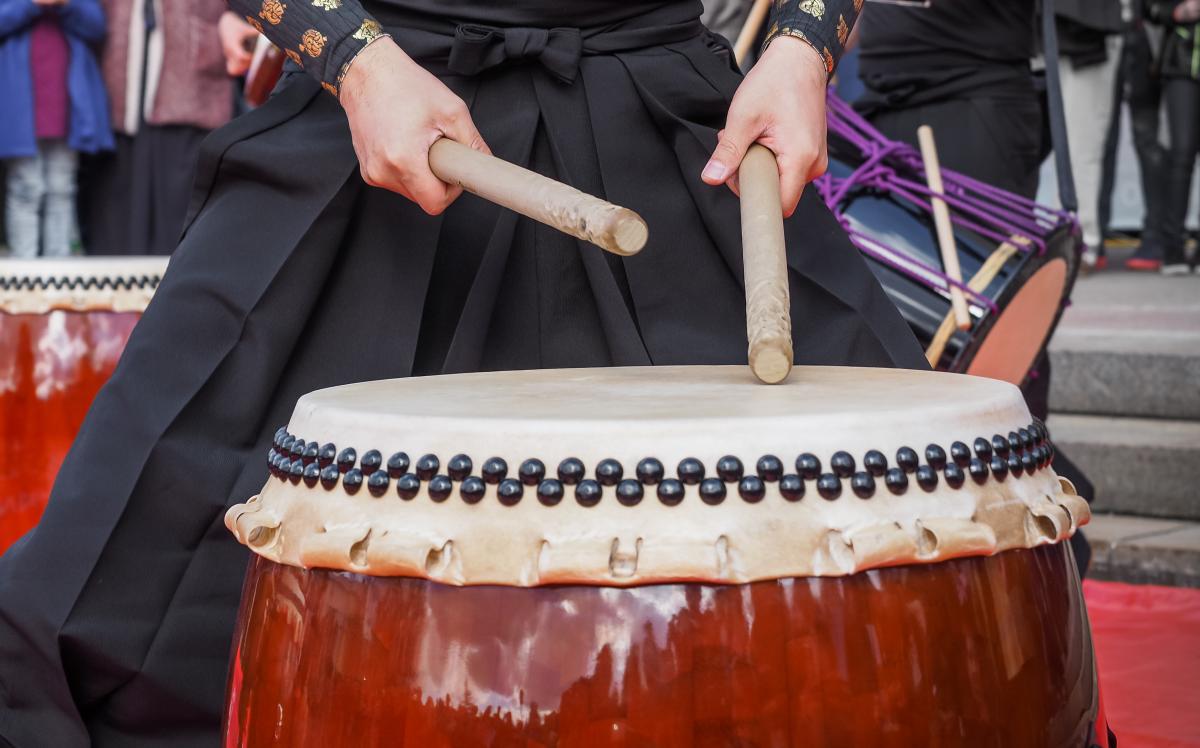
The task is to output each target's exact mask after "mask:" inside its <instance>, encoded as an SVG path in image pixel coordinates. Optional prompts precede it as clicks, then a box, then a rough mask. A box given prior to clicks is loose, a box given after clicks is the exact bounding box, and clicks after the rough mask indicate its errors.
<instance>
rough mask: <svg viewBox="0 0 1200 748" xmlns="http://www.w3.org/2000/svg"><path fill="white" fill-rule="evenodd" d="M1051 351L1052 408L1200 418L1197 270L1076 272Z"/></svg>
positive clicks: (1198, 293)
mask: <svg viewBox="0 0 1200 748" xmlns="http://www.w3.org/2000/svg"><path fill="white" fill-rule="evenodd" d="M1113 259H1114V260H1119V259H1120V258H1119V257H1114V258H1113ZM1050 357H1051V359H1050V360H1051V365H1052V369H1053V375H1052V377H1051V390H1050V403H1051V407H1053V408H1054V409H1055V410H1056V411H1059V412H1064V413H1087V414H1096V415H1119V416H1135V417H1143V418H1145V417H1151V418H1171V419H1176V420H1200V276H1196V275H1192V276H1185V277H1180V278H1174V277H1172V278H1166V277H1163V276H1160V275H1158V274H1149V273H1129V272H1107V273H1099V274H1096V275H1092V276H1089V277H1084V278H1080V279H1079V281H1078V282H1077V283H1076V285H1075V292H1074V294H1073V295H1072V305H1071V306H1070V307H1069V308H1068V309H1067V310H1066V312H1064V314H1063V318H1062V322H1061V323H1060V325H1059V327H1058V330H1057V332H1056V333H1055V335H1054V339H1053V340H1052V341H1051V343H1050Z"/></svg>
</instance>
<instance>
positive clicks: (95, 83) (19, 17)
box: [0, 0, 113, 158]
mask: <svg viewBox="0 0 1200 748" xmlns="http://www.w3.org/2000/svg"><path fill="white" fill-rule="evenodd" d="M42 13H58V14H59V20H60V22H61V23H60V25H61V28H62V30H63V33H64V34H65V35H66V37H67V46H68V47H69V49H70V55H71V59H70V62H69V64H68V67H67V93H68V95H69V97H70V102H71V111H70V114H69V116H68V134H67V143H68V145H70V147H71V148H73V149H75V150H77V151H82V152H84V153H94V152H96V151H101V150H108V149H111V148H112V147H113V134H112V128H111V127H110V126H109V122H108V96H107V95H106V94H105V91H104V80H103V78H101V76H100V68H99V66H98V65H97V64H96V57H95V55H94V54H93V53H92V45H98V44H99V43H100V42H102V41H103V39H104V11H103V10H102V9H101V7H100V4H99V2H98V1H97V0H69V1H68V2H67V4H66V5H56V6H42V5H37V4H36V3H34V2H33V0H0V158H15V157H21V156H33V155H35V154H36V153H37V136H36V134H35V132H34V123H33V80H32V75H31V72H30V65H29V32H30V29H31V28H32V27H33V24H34V23H35V22H36V21H37V19H38V17H39V16H40V15H41V14H42Z"/></svg>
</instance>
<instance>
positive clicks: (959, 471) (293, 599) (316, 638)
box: [224, 367, 1099, 748]
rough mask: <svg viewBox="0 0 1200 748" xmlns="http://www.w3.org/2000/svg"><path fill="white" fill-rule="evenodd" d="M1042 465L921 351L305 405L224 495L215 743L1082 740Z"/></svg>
mask: <svg viewBox="0 0 1200 748" xmlns="http://www.w3.org/2000/svg"><path fill="white" fill-rule="evenodd" d="M1052 455H1053V448H1052V446H1051V445H1050V442H1049V441H1048V438H1047V435H1046V432H1045V429H1044V427H1043V426H1042V425H1041V424H1039V423H1036V422H1032V419H1031V418H1030V417H1029V413H1028V410H1027V409H1026V407H1025V405H1024V401H1023V399H1022V397H1021V395H1020V392H1019V391H1018V390H1017V389H1016V388H1015V387H1013V386H1012V385H1009V384H1007V383H1004V382H998V381H994V380H990V379H981V378H976V377H962V376H953V375H948V374H943V373H937V372H913V371H886V370H873V369H853V368H798V369H796V370H795V371H794V372H793V374H792V377H791V379H790V380H789V381H788V382H787V383H785V384H780V385H776V386H772V387H764V386H762V385H759V384H757V383H756V382H754V380H753V378H752V377H751V376H750V373H749V372H748V371H746V369H745V368H744V367H643V368H633V369H590V370H559V371H533V372H507V373H494V374H465V375H453V376H433V377H422V378H413V379H407V380H393V381H384V382H372V383H365V384H358V385H349V386H345V387H338V388H333V389H329V390H322V391H319V392H316V393H312V394H309V395H306V396H305V397H303V398H301V399H300V401H299V402H298V403H297V405H296V408H295V411H294V414H293V416H292V419H291V422H290V423H289V424H288V425H287V426H286V427H284V428H280V429H279V431H278V432H276V434H275V438H274V443H273V444H272V445H271V447H270V448H269V450H268V451H267V452H266V455H265V457H266V464H265V465H264V472H266V471H269V473H270V477H269V478H268V480H267V483H266V485H265V487H264V488H263V490H262V492H261V493H260V494H259V495H258V496H255V497H253V498H252V499H250V500H249V501H248V502H247V503H245V504H240V505H237V506H234V507H233V508H231V509H230V510H229V511H228V513H227V514H226V524H227V525H228V526H229V528H230V529H231V530H232V531H233V532H234V533H235V535H236V536H237V537H238V539H239V540H240V541H241V542H242V543H244V544H246V545H247V546H249V547H250V548H251V550H253V551H254V552H255V553H256V554H257V556H256V557H254V558H253V561H252V563H251V566H250V571H249V574H248V576H247V578H246V583H245V587H244V592H243V597H242V605H241V610H240V613H239V620H238V627H237V631H236V635H235V642H234V652H233V660H232V664H231V668H230V679H229V685H228V691H227V694H228V702H227V709H226V714H225V728H224V730H225V745H226V746H255V747H256V748H262V747H263V746H302V745H355V746H360V747H366V746H383V745H387V746H399V745H406V746H422V748H425V747H428V746H459V745H521V746H556V745H557V746H607V745H620V746H643V745H645V746H649V745H653V746H697V745H713V746H727V745H780V746H787V745H790V746H819V745H930V746H932V745H941V746H961V745H971V746H976V745H978V746H991V745H997V746H1001V745H1002V746H1013V745H1040V746H1078V745H1084V744H1085V740H1087V739H1088V738H1089V736H1090V735H1091V731H1092V726H1093V724H1094V723H1095V722H1096V720H1097V718H1098V717H1097V715H1098V709H1099V706H1098V692H1097V686H1096V670H1095V663H1094V659H1093V654H1092V648H1091V639H1090V633H1089V629H1088V623H1087V617H1086V612H1085V609H1084V605H1083V599H1082V594H1081V588H1080V583H1079V578H1078V574H1077V572H1076V569H1075V566H1074V561H1073V560H1072V558H1071V556H1070V553H1069V549H1068V547H1067V545H1068V544H1067V543H1065V542H1063V541H1064V540H1065V539H1066V538H1067V537H1068V536H1069V535H1070V534H1071V533H1072V532H1074V530H1075V529H1076V528H1077V527H1078V526H1079V525H1080V524H1082V523H1084V522H1086V521H1087V519H1088V517H1089V513H1088V508H1087V504H1086V503H1085V502H1084V501H1083V500H1082V499H1080V498H1079V497H1078V496H1075V495H1074V492H1073V489H1072V488H1071V486H1070V484H1069V483H1068V482H1066V481H1060V480H1059V479H1058V478H1057V477H1056V475H1055V474H1054V471H1053V470H1052V469H1051V468H1050V459H1051V457H1052ZM1087 744H1090V743H1087Z"/></svg>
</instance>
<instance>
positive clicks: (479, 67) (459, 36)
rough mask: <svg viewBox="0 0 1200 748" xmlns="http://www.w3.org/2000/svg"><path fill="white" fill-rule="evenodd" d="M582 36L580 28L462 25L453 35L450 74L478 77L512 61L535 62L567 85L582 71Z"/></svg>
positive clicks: (448, 65) (449, 65) (449, 64)
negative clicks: (485, 71) (488, 70)
mask: <svg viewBox="0 0 1200 748" xmlns="http://www.w3.org/2000/svg"><path fill="white" fill-rule="evenodd" d="M582 53H583V37H582V36H580V33H579V29H571V28H558V29H536V28H521V27H513V28H496V27H493V26H480V25H477V24H462V25H461V26H459V27H458V28H457V29H456V30H455V32H454V44H453V45H452V46H451V48H450V60H449V62H448V64H447V67H448V68H449V70H450V72H452V73H457V74H459V75H478V74H479V73H481V72H483V71H484V70H487V69H488V68H493V67H496V66H497V65H500V64H501V63H504V62H506V61H509V60H536V61H537V62H539V63H540V64H541V65H542V67H544V68H546V70H548V71H550V73H551V74H552V75H554V77H556V78H558V79H559V80H561V81H562V82H564V83H571V82H573V81H574V80H575V75H576V74H577V73H578V72H579V57H580V55H581V54H582Z"/></svg>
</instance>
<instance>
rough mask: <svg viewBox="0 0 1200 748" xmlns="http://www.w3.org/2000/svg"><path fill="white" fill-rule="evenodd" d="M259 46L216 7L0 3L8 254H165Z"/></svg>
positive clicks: (110, 1) (51, 0)
mask: <svg viewBox="0 0 1200 748" xmlns="http://www.w3.org/2000/svg"><path fill="white" fill-rule="evenodd" d="M257 36H258V33H257V31H256V30H255V29H254V28H253V27H252V26H251V25H250V24H248V23H247V22H246V21H245V20H243V19H242V18H241V17H239V16H237V15H235V14H233V13H231V12H229V11H228V10H227V9H226V6H225V3H224V0H0V161H2V162H3V172H4V188H3V190H2V191H3V192H4V193H5V199H4V205H5V210H4V217H3V221H2V223H3V228H4V231H3V234H2V235H3V236H4V237H5V238H6V243H7V246H8V252H9V253H10V254H11V255H13V256H17V257H34V256H38V255H42V256H46V257H56V256H64V255H68V254H72V253H79V252H81V251H83V250H85V249H86V252H87V253H88V254H106V255H111V254H132V255H140V254H159V255H161V254H169V253H170V252H171V251H172V250H173V249H174V247H175V244H176V243H177V242H178V240H179V230H180V226H181V225H182V223H183V219H184V215H185V213H186V210H187V204H188V199H189V197H190V191H191V186H192V177H193V168H194V167H193V165H194V163H195V161H196V156H197V151H198V149H199V146H200V142H201V140H203V138H204V137H205V135H207V134H208V133H209V132H210V131H211V130H213V129H214V128H217V127H220V126H221V125H223V124H225V123H226V122H227V121H229V120H230V119H231V118H232V117H233V116H234V115H235V114H236V113H237V112H238V111H239V109H240V107H241V104H240V95H239V93H238V91H239V85H240V82H239V78H240V76H242V75H243V74H244V73H245V72H246V69H247V67H248V66H249V63H250V55H251V49H252V45H253V43H254V41H255V39H256V38H257Z"/></svg>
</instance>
